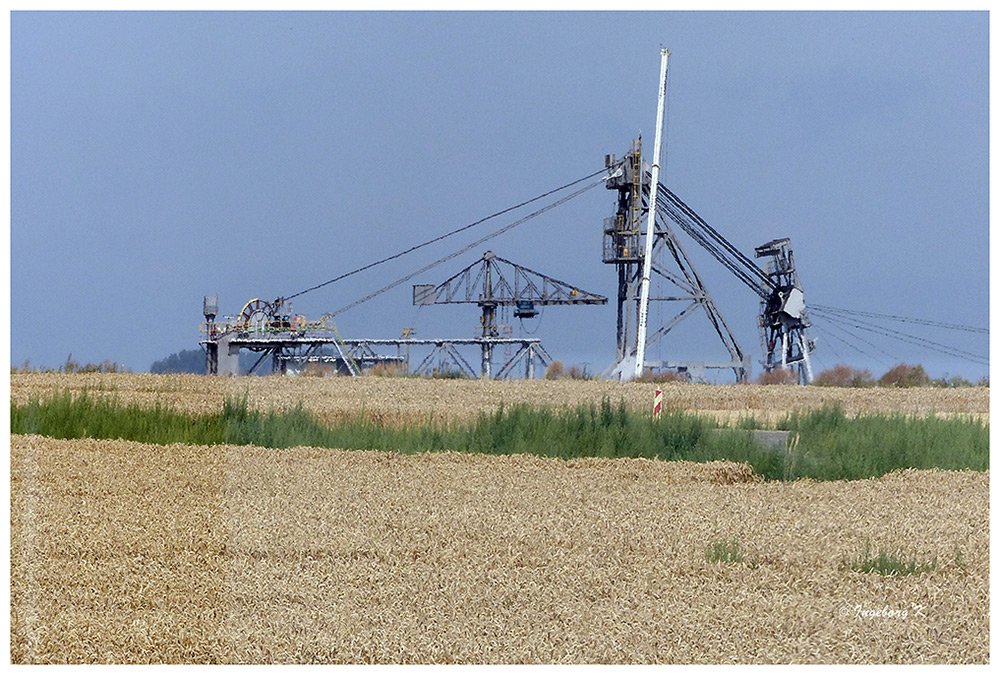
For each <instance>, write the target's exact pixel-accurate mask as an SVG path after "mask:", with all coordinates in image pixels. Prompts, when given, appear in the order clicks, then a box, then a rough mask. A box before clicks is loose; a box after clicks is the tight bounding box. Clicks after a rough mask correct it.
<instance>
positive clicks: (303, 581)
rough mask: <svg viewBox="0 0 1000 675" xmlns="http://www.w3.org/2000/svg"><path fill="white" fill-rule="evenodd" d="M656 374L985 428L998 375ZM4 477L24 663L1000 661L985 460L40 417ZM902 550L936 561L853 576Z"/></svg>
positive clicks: (394, 383) (799, 401) (307, 384)
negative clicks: (788, 455) (254, 441)
mask: <svg viewBox="0 0 1000 675" xmlns="http://www.w3.org/2000/svg"><path fill="white" fill-rule="evenodd" d="M659 386H660V388H662V389H663V390H664V401H665V405H666V407H668V408H669V409H676V410H686V411H690V412H696V413H698V414H704V415H709V416H714V417H716V418H717V419H720V420H721V421H724V422H733V421H736V420H738V419H741V418H744V417H747V416H753V417H754V418H756V419H757V420H760V421H763V422H765V423H770V424H773V423H774V422H776V421H777V420H778V419H779V418H781V417H782V416H784V415H785V414H786V413H788V412H791V411H806V410H813V409H819V408H822V407H823V406H824V404H827V403H830V402H834V401H836V402H839V403H840V405H841V406H842V407H843V409H844V410H845V412H847V413H848V414H851V415H853V414H856V413H866V414H872V413H895V412H902V413H907V414H919V415H927V414H937V415H941V416H956V415H957V416H963V417H964V416H968V417H972V418H975V419H979V420H982V421H984V422H986V423H987V424H988V420H989V414H988V410H989V408H988V398H989V390H988V389H985V388H976V389H900V390H891V389H865V390H850V389H821V388H817V387H806V388H799V387H782V386H768V387H763V386H750V385H740V386H719V387H711V386H699V385H686V384H684V385H681V384H675V385H659ZM655 388H656V385H651V384H617V383H609V382H600V381H569V380H557V381H535V382H490V381H478V380H474V381H463V380H420V379H403V378H368V377H366V378H354V379H351V378H279V377H265V378H243V379H236V378H233V379H226V378H209V377H203V376H188V375H179V376H154V375H132V374H73V375H61V374H56V373H46V374H38V373H12V375H11V398H12V402H13V403H14V404H20V405H23V404H25V403H27V402H28V400H29V399H31V398H32V397H36V398H45V397H47V396H49V395H50V394H52V393H54V392H57V391H62V392H65V391H71V392H83V391H86V392H87V395H88V396H93V397H103V396H108V397H113V398H115V399H116V400H118V401H120V402H121V403H123V404H131V403H138V404H140V405H142V406H149V407H154V406H157V405H166V406H169V407H170V408H171V409H177V410H181V411H187V412H193V413H198V414H207V413H213V412H217V411H218V410H219V409H220V408H221V407H222V406H223V401H224V400H225V399H226V398H227V397H242V396H243V395H246V398H247V400H248V402H249V405H251V406H252V407H254V408H256V409H260V410H263V411H267V410H271V409H277V410H287V409H291V408H293V407H295V406H296V405H298V404H300V403H301V404H302V405H303V406H304V407H305V408H306V409H307V410H309V411H311V412H312V413H313V414H315V415H316V417H318V418H319V419H320V420H325V421H327V422H337V421H343V420H345V419H349V418H351V417H354V416H356V415H357V414H358V413H359V412H361V411H363V412H364V414H365V416H367V417H369V418H371V419H373V420H375V421H378V422H384V423H386V424H390V425H395V424H399V425H408V424H413V423H418V422H424V421H426V420H428V419H429V418H433V419H435V420H442V421H444V420H464V419H472V418H474V417H475V416H476V415H478V413H479V412H481V411H492V410H494V409H495V408H497V407H498V406H499V405H500V404H501V403H503V404H504V405H509V404H513V403H529V404H532V405H554V406H562V405H565V406H567V407H569V406H577V405H579V404H596V403H598V402H600V401H601V399H602V398H608V399H610V400H611V401H613V402H615V403H616V404H617V402H618V401H619V400H623V401H624V402H625V405H626V406H628V407H629V408H630V409H633V410H635V411H641V412H644V413H645V412H647V411H648V410H649V406H650V403H651V399H652V391H653V389H655ZM10 471H11V474H10V476H11V660H12V661H13V662H15V663H50V662H62V663H141V662H168V663H202V662H207V663H284V662H294V663H301V662H328V663H329V662H334V663H372V662H381V663H384V662H389V663H442V662H460V663H604V662H610V663H785V662H796V663H803V662H808V663H925V662H926V663H986V662H988V660H989V472H988V471H944V470H938V469H932V470H920V471H918V470H912V469H906V470H897V471H894V472H892V473H889V474H887V475H884V476H881V477H879V478H872V479H867V480H854V481H845V480H832V481H824V482H816V481H813V480H808V479H801V480H796V481H793V482H782V481H765V480H763V479H761V477H760V476H758V475H755V474H754V473H753V471H752V469H751V468H750V467H749V466H748V465H745V464H736V463H732V462H724V461H716V462H708V463H700V464H695V463H691V462H683V461H679V462H666V461H661V460H653V459H598V458H587V459H572V460H563V459H555V458H542V457H536V456H532V455H522V454H514V455H481V454H460V453H453V452H438V453H417V454H396V453H390V452H376V451H346V450H339V449H321V448H312V447H294V448H286V449H273V448H261V447H255V446H249V445H225V444H221V445H211V446H206V445H181V444H172V445H156V444H151V443H145V442H133V441H124V440H98V439H90V438H82V439H75V440H59V439H53V438H47V437H43V436H37V435H12V436H11V465H10ZM883 547H885V548H886V549H887V550H888V551H890V552H898V553H899V558H900V559H901V560H902V564H903V571H904V572H905V571H906V569H905V566H906V564H907V563H908V562H909V563H910V566H911V569H910V571H914V570H913V567H914V566H916V567H917V568H918V573H914V574H901V575H888V576H884V575H881V574H876V573H872V572H870V571H865V569H867V568H865V569H858V568H859V567H862V568H863V567H864V566H863V565H859V563H861V562H863V561H864V562H865V564H867V563H868V562H871V561H872V560H873V558H874V557H875V556H876V554H877V553H879V552H880V551H879V549H882V548H883ZM737 549H738V554H737ZM720 550H721V551H722V552H723V553H724V555H723V556H722V557H721V558H720V557H719V556H718V555H714V553H718V552H719V551H720ZM713 552H714V553H713ZM713 556H714V557H713ZM852 565H853V566H854V568H853V569H852Z"/></svg>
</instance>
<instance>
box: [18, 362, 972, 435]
mask: <svg viewBox="0 0 1000 675" xmlns="http://www.w3.org/2000/svg"><path fill="white" fill-rule="evenodd" d="M656 388H660V389H662V390H663V405H664V408H665V409H667V410H685V411H691V412H697V413H699V414H701V415H705V416H708V417H715V418H716V419H718V420H719V421H720V422H724V423H733V422H735V421H737V420H739V419H741V418H745V417H750V416H752V417H754V418H755V419H757V420H758V421H760V422H762V423H766V424H774V423H776V422H777V421H778V420H779V419H780V418H781V417H782V416H784V415H785V414H786V413H788V412H792V411H806V410H815V409H819V408H822V407H823V405H824V404H827V403H834V402H836V403H839V404H840V405H841V406H842V408H843V410H844V412H845V413H847V414H849V415H854V414H859V413H861V414H870V413H894V412H900V413H906V414H920V415H926V414H940V415H955V414H959V415H967V416H969V417H974V418H977V419H981V420H983V421H985V422H989V389H988V388H986V387H967V388H958V389H931V388H921V389H882V388H872V389H841V388H834V387H796V386H761V385H732V386H725V385H723V386H713V385H697V384H678V383H672V384H662V385H652V384H642V383H617V382H607V381H602V380H535V381H523V380H522V381H491V380H430V379H422V378H384V377H359V378H348V377H336V378H315V377H297V378H296V377H252V378H216V377H206V376H202V375H150V374H121V373H115V374H100V373H91V374H73V375H63V374H60V373H13V374H11V400H12V402H13V403H15V404H17V405H24V404H25V403H27V402H28V400H29V399H30V398H31V397H32V396H36V397H38V398H44V397H46V396H48V395H49V394H51V393H52V392H53V391H56V390H63V391H65V390H70V391H83V390H84V389H86V390H87V391H88V394H91V395H95V396H100V395H110V396H117V397H118V398H119V400H120V401H121V402H122V403H125V404H129V403H138V404H141V405H149V406H153V405H155V404H156V403H157V402H159V403H165V404H169V405H170V406H172V407H173V408H176V409H177V410H181V411H187V412H193V413H209V412H214V411H216V410H219V409H220V408H221V406H222V403H223V400H224V399H225V397H226V396H241V395H242V394H244V393H247V394H249V396H248V399H249V402H250V405H251V406H253V407H256V408H258V409H260V410H263V411H267V410H269V409H272V408H273V409H276V410H287V409H289V408H292V407H293V406H295V405H296V404H298V403H302V404H303V406H304V407H305V408H306V409H307V410H309V411H311V412H313V413H314V414H315V415H316V416H317V417H318V418H319V419H320V420H324V421H328V422H331V421H342V420H344V419H349V418H352V417H354V416H356V415H358V413H359V412H362V411H363V412H364V413H365V414H366V415H368V416H370V417H372V418H374V419H377V420H379V421H382V422H384V423H387V424H397V423H398V424H407V423H412V422H423V421H426V420H428V419H429V418H434V419H436V420H439V421H445V420H458V419H468V418H472V417H475V416H476V415H477V414H478V413H479V412H480V411H492V410H495V409H496V407H497V406H498V405H500V403H501V402H503V403H505V404H507V405H510V404H513V403H530V404H537V405H553V406H563V405H565V406H567V407H575V406H577V405H578V404H581V403H595V404H596V403H599V402H600V401H601V399H602V398H604V397H607V398H608V399H610V400H611V402H612V403H615V404H617V403H618V402H619V401H621V400H623V401H624V402H625V404H626V406H628V407H629V408H630V409H632V410H637V411H639V410H641V411H648V410H649V409H650V408H651V406H652V398H653V390H654V389H656Z"/></svg>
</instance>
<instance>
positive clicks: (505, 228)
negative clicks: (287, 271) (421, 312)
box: [323, 171, 604, 319]
mask: <svg viewBox="0 0 1000 675" xmlns="http://www.w3.org/2000/svg"><path fill="white" fill-rule="evenodd" d="M597 173H602V172H601V171H598V172H597ZM593 175H597V174H593ZM577 182H579V181H577ZM603 182H604V181H600V180H599V181H597V182H596V183H591V184H590V185H587V186H585V187H583V188H581V189H579V190H577V191H576V192H573V193H570V194H568V195H566V196H565V197H563V198H562V199H559V200H558V201H555V202H552V203H551V204H549V205H548V206H543V207H542V208H540V209H538V210H537V211H535V212H533V213H529V214H528V215H526V216H524V217H523V218H520V219H519V220H515V221H514V222H513V223H510V224H509V225H505V226H503V227H501V228H500V229H499V230H497V231H496V232H492V233H490V234H488V235H486V236H485V237H482V238H480V239H477V240H476V241H474V242H472V243H471V244H469V245H468V246H465V247H463V248H461V249H459V250H458V251H455V252H454V253H449V254H448V255H446V256H444V257H443V258H438V259H437V260H435V261H434V262H432V263H431V264H429V265H425V266H424V267H421V268H420V269H419V270H417V271H416V272H412V273H410V274H407V275H406V276H405V277H403V278H402V279H397V280H396V281H393V282H392V283H391V284H388V285H386V286H383V287H382V288H380V289H379V290H377V291H375V292H373V293H369V294H368V295H366V296H365V297H363V298H361V299H360V300H355V301H354V302H352V303H350V304H349V305H344V306H343V307H341V308H340V309H338V310H336V311H334V312H330V313H329V314H325V315H324V316H323V318H324V319H329V318H332V317H334V316H336V315H338V314H341V313H343V312H346V311H347V310H349V309H351V308H353V307H356V306H358V305H360V304H361V303H363V302H368V301H369V300H371V299H372V298H374V297H376V296H378V295H381V294H382V293H385V292H386V291H388V290H390V289H392V288H395V287H396V286H399V285H400V284H402V283H404V282H406V281H409V280H410V279H412V278H413V277H415V276H417V275H418V274H423V273H424V272H426V271H428V270H430V269H433V268H435V267H437V266H438V265H440V264H442V263H444V262H447V261H448V260H451V259H452V258H455V257H458V256H460V255H462V254H463V253H465V252H467V251H469V250H470V249H473V248H475V247H476V246H479V245H480V244H482V243H483V242H486V241H489V240H490V239H493V238H494V237H498V236H500V235H501V234H503V233H504V232H507V231H508V230H512V229H514V228H515V227H517V226H518V225H521V224H523V223H526V222H527V221H529V220H531V219H532V218H534V217H536V216H540V215H541V214H543V213H545V212H546V211H549V210H551V209H554V208H555V207H557V206H559V205H561V204H565V203H566V202H568V201H569V200H571V199H573V198H574V197H578V196H579V195H582V194H583V193H584V192H586V191H587V190H591V189H593V188H595V187H597V186H598V185H600V184H601V183H603Z"/></svg>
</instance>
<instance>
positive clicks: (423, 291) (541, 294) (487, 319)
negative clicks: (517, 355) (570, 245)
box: [413, 251, 608, 377]
mask: <svg viewBox="0 0 1000 675" xmlns="http://www.w3.org/2000/svg"><path fill="white" fill-rule="evenodd" d="M607 302H608V299H607V298H606V297H605V296H603V295H597V294H596V293H588V292H587V291H584V290H582V289H580V288H577V287H576V286H573V285H571V284H568V283H566V282H564V281H559V280H558V279H554V278H552V277H550V276H547V275H545V274H541V273H540V272H535V271H534V270H530V269H528V268H527V267H524V266H522V265H518V264H517V263H513V262H511V261H509V260H505V259H503V258H501V257H499V256H498V255H496V254H495V253H493V251H486V253H484V254H483V257H482V258H481V259H480V260H477V261H476V262H474V263H472V264H471V265H469V266H468V267H466V268H464V269H463V270H461V271H459V272H458V273H457V274H455V275H454V276H452V277H450V278H449V279H447V280H445V281H443V282H442V283H440V284H438V285H437V286H435V285H433V284H416V285H414V286H413V304H414V305H443V304H476V305H479V307H480V309H481V311H482V318H481V323H482V339H481V349H482V366H481V372H482V375H483V377H490V376H491V371H492V362H493V348H494V346H495V345H496V344H498V342H497V340H500V339H502V338H499V335H500V330H499V328H500V327H499V326H498V325H497V323H496V310H497V307H500V306H508V307H514V316H516V317H518V318H530V317H533V316H535V315H536V314H537V310H536V309H535V307H536V306H540V305H541V306H544V305H605V304H607ZM538 349H539V350H541V346H540V345H538ZM541 351H542V352H543V353H544V350H541ZM506 368H507V366H506V365H505V366H504V367H503V368H501V371H500V372H501V373H503V372H504V370H505V369H506Z"/></svg>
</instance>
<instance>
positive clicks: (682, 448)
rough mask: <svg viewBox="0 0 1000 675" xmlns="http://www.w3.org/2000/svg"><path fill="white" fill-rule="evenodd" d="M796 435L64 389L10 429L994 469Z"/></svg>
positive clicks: (902, 449)
mask: <svg viewBox="0 0 1000 675" xmlns="http://www.w3.org/2000/svg"><path fill="white" fill-rule="evenodd" d="M779 426H780V427H781V428H783V429H787V430H790V431H792V432H793V433H795V434H797V435H798V443H797V444H794V445H793V446H791V447H790V449H780V448H779V449H774V448H765V447H763V446H761V445H760V444H758V443H757V442H755V441H754V439H753V437H752V435H751V434H750V433H749V432H746V431H740V430H737V429H734V430H731V431H730V432H710V430H712V429H714V428H715V427H717V425H716V424H715V422H714V421H711V420H707V419H705V418H702V417H699V416H697V415H694V414H691V413H686V412H681V411H674V412H669V413H665V414H664V415H661V416H660V418H658V419H653V418H652V417H650V416H649V415H640V414H637V413H634V412H631V411H629V410H627V409H626V407H625V404H624V402H622V403H620V404H619V405H618V406H612V405H611V403H610V402H609V401H608V400H607V399H604V400H603V401H602V402H601V403H600V405H579V406H577V407H576V408H561V409H554V408H547V407H536V406H529V405H524V404H518V405H514V406H503V405H501V406H500V407H499V408H498V409H497V410H496V411H495V412H491V413H485V412H484V413H480V414H479V416H478V417H477V418H476V419H475V420H472V421H468V422H454V423H450V424H444V423H435V422H433V421H428V422H426V423H423V424H419V425H413V426H409V427H406V428H395V427H391V426H386V425H384V424H380V423H375V422H373V421H372V420H370V419H368V418H366V417H364V416H363V415H358V416H357V417H355V418H353V419H351V420H348V421H346V422H342V423H339V424H337V425H336V426H325V425H323V424H322V423H320V422H319V421H318V420H316V418H315V417H313V415H312V414H311V413H310V412H309V411H307V410H305V409H304V408H303V407H302V405H301V404H300V405H298V406H296V407H295V408H292V409H291V410H287V411H280V412H279V411H273V410H272V411H269V412H262V411H259V410H254V409H251V408H250V407H249V405H248V401H247V396H246V395H244V396H242V397H236V398H233V397H229V398H226V399H225V401H224V403H223V406H222V410H221V411H219V412H218V413H215V414H211V415H192V414H187V413H182V412H178V411H176V410H173V409H171V408H170V407H169V406H166V405H164V404H159V403H158V404H157V405H155V406H153V407H151V408H148V407H141V406H139V405H136V404H130V405H123V404H121V403H120V402H119V401H118V400H117V398H115V397H114V396H112V397H93V396H91V395H89V394H88V393H87V392H86V391H84V392H83V393H81V394H78V395H76V396H74V395H72V393H71V392H56V393H54V394H52V395H51V396H49V397H48V398H46V399H45V400H39V399H37V398H33V399H31V400H30V401H29V402H28V403H27V404H26V405H23V406H16V405H14V403H13V402H12V403H11V432H12V433H17V434H41V435H45V436H52V437H55V438H84V437H88V438H107V439H116V438H121V439H126V440H133V441H140V442H144V443H159V444H166V443H188V444H199V445H213V444H222V443H227V444H234V445H250V444H252V445H258V446H262V447H271V448H288V447H295V446H315V447H327V448H345V449H357V450H367V449H370V450H388V451H396V452H403V453H413V452H438V451H445V450H453V451H459V452H476V453H485V454H496V455H504V454H514V453H529V454H535V455H540V456H546V457H560V458H563V459H572V458H576V457H648V458H656V459H662V460H690V461H696V462H704V461H710V460H730V461H734V462H746V463H748V464H749V465H750V466H752V467H753V469H754V471H755V472H757V473H758V474H760V475H761V476H764V477H765V478H767V479H771V480H791V479H795V478H803V477H807V478H813V479H817V480H839V479H858V478H868V477H873V476H880V475H883V474H885V473H888V472H889V471H892V470H894V469H899V468H918V469H929V468H935V467H936V468H943V469H974V470H985V469H988V468H989V427H988V425H985V424H983V423H981V422H977V421H969V420H961V419H938V418H935V417H924V418H917V417H907V416H901V415H897V416H879V415H874V416H864V417H860V416H859V417H848V416H847V415H845V414H844V413H843V411H842V410H841V409H839V408H835V407H834V408H824V409H822V410H818V411H813V412H809V413H804V414H795V415H790V416H788V417H787V418H786V419H784V420H783V421H782V423H781V424H780V425H779Z"/></svg>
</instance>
